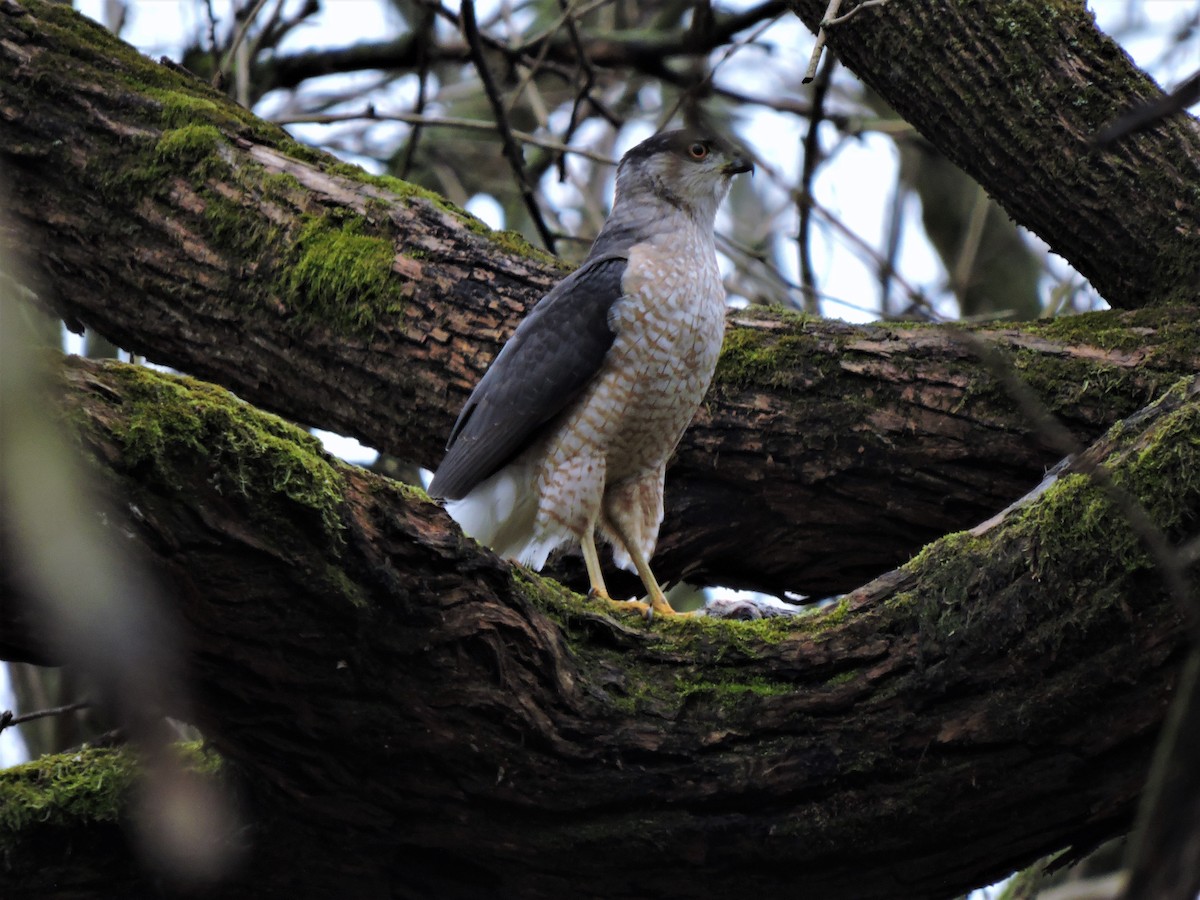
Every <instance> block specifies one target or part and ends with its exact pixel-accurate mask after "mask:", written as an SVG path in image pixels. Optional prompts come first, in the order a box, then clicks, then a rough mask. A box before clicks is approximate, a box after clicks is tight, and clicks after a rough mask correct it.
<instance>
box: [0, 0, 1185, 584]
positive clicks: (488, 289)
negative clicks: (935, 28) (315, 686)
mask: <svg viewBox="0 0 1200 900" xmlns="http://www.w3.org/2000/svg"><path fill="white" fill-rule="evenodd" d="M28 9H29V12H28V13H27V14H26V15H24V16H15V17H14V16H3V17H0V35H4V36H6V40H5V41H3V42H0V82H2V83H3V84H4V95H3V97H4V109H5V110H6V113H5V115H4V116H3V117H0V153H3V154H4V159H5V162H6V164H7V165H8V166H9V170H10V171H12V172H13V173H14V178H13V188H14V192H13V203H12V212H13V214H14V215H15V216H16V217H17V218H18V226H19V230H18V232H17V233H19V235H20V240H21V241H22V242H23V243H24V242H27V241H28V240H29V239H30V236H33V238H34V239H35V240H38V241H40V242H41V243H42V244H43V245H45V246H47V247H52V248H53V252H45V253H37V254H35V255H34V259H35V261H36V262H37V263H39V264H40V265H41V272H40V275H41V277H42V284H43V285H44V290H43V292H42V298H43V302H45V303H46V304H47V305H48V306H51V307H53V308H55V309H57V310H59V311H60V312H62V313H63V314H64V315H66V316H67V317H68V319H69V320H71V321H73V322H77V323H87V324H89V325H92V326H94V327H96V328H97V329H99V330H101V331H103V332H105V333H106V334H108V335H109V336H110V337H112V338H114V339H115V340H116V341H117V342H118V343H120V344H122V345H123V346H125V347H127V348H129V349H132V350H134V351H137V352H140V353H143V354H145V355H147V356H148V357H150V358H151V359H154V360H158V361H161V362H165V363H168V364H170V365H173V366H174V367H176V368H179V369H181V370H183V371H188V372H192V373H193V374H197V375H199V376H202V377H205V378H207V379H209V380H211V381H214V382H217V383H221V384H223V385H224V386H226V387H228V388H229V389H231V390H233V391H234V392H235V393H236V394H237V395H238V396H240V397H243V398H244V399H246V400H248V401H249V402H252V403H256V404H259V405H261V406H263V407H265V408H268V409H272V410H274V411H276V412H280V413H282V414H284V415H286V416H287V417H288V418H290V419H292V420H293V421H298V422H304V423H311V424H316V425H320V426H322V427H326V428H329V429H332V430H334V431H337V432H340V433H344V434H349V435H353V436H355V437H358V438H360V439H361V440H363V441H364V442H365V443H367V444H368V445H371V446H374V447H378V448H380V449H383V450H386V451H389V452H390V453H393V454H395V455H397V456H399V457H402V458H405V459H410V460H415V461H417V462H420V463H422V464H424V465H426V466H433V465H435V464H436V463H437V461H438V459H439V458H440V455H441V453H442V448H443V444H444V440H445V435H446V434H447V433H448V432H449V429H450V424H451V422H452V421H453V418H454V416H455V414H456V412H457V410H458V408H459V406H460V404H461V402H462V400H463V399H464V398H465V395H466V392H467V391H468V390H469V389H470V387H471V386H472V385H473V383H474V382H475V380H476V379H477V378H478V376H479V374H480V373H481V372H482V370H483V368H484V366H485V365H486V363H487V362H488V360H489V359H490V357H491V354H492V353H493V352H494V351H495V349H496V347H497V346H498V343H499V340H500V339H501V338H502V337H503V336H504V335H506V334H507V333H508V332H509V330H510V329H511V328H513V327H514V325H515V323H516V321H517V320H518V318H519V316H520V314H521V312H522V310H523V309H525V308H526V307H527V305H528V304H529V303H531V302H533V301H534V300H536V299H537V297H538V296H540V294H541V293H542V292H543V291H544V290H545V288H546V287H547V286H548V285H549V284H550V283H551V282H552V281H553V279H554V277H555V275H556V272H555V271H554V270H553V269H552V268H551V267H550V266H549V265H548V264H546V262H545V260H544V259H542V258H535V255H530V254H528V253H527V252H526V250H524V249H522V248H521V247H519V246H517V245H516V244H515V243H512V242H509V241H507V240H505V239H503V238H501V237H498V236H497V235H494V234H489V233H486V232H484V231H482V230H480V226H479V225H478V223H476V222H474V221H473V220H471V219H469V218H466V217H463V216H462V215H460V214H459V213H458V212H457V211H455V210H453V209H452V208H450V207H448V206H446V205H445V204H444V203H442V202H441V201H440V200H439V199H438V198H436V197H434V196H432V195H429V194H428V193H427V192H421V191H418V190H416V189H413V188H411V187H410V186H406V185H404V184H403V183H401V182H398V181H396V180H395V179H379V178H372V177H368V176H364V175H362V174H361V173H357V172H355V170H353V169H352V168H351V167H347V166H344V165H341V164H335V163H331V161H330V160H329V159H328V158H327V157H325V156H323V155H321V154H318V153H315V152H313V151H311V150H305V149H304V148H301V147H299V146H297V145H295V144H293V143H290V142H289V141H288V140H287V139H286V137H285V136H284V135H283V134H282V133H281V132H279V131H278V130H277V129H274V128H272V127H270V126H268V125H266V124H265V123H261V122H258V121H257V120H255V119H254V118H253V117H252V116H250V115H249V114H248V113H247V112H246V111H245V110H242V109H240V108H238V107H237V106H236V105H234V104H230V103H227V102H226V101H225V100H224V99H223V98H221V97H220V96H219V95H217V94H215V93H214V92H212V91H210V90H209V89H208V88H206V87H205V86H203V85H202V84H200V83H198V82H196V81H194V80H191V79H188V78H186V77H185V76H183V75H181V74H180V73H178V72H176V71H172V70H169V69H165V68H163V67H160V66H157V65H156V64H154V63H152V62H150V61H149V60H146V59H145V58H143V57H141V56H139V55H138V54H136V53H135V52H134V51H132V50H131V49H129V48H128V47H126V46H125V45H123V44H121V43H120V42H119V41H117V40H116V39H115V38H113V37H112V36H111V35H109V34H107V33H106V32H104V31H103V30H102V29H99V28H97V27H95V26H92V25H88V24H86V23H85V22H84V21H83V20H81V19H79V17H78V16H76V15H75V14H74V13H73V12H72V11H70V10H68V9H64V8H62V7H60V6H43V5H42V4H40V3H37V2H30V3H29V4H28ZM895 14H897V11H896V10H889V11H888V13H887V14H886V16H884V15H883V14H882V13H880V15H878V16H876V17H875V18H881V17H882V18H885V19H886V18H887V17H890V16H893V15H895ZM871 18H872V17H871V16H867V15H866V14H864V15H863V16H858V17H856V21H857V20H869V19H871ZM856 27H857V26H856ZM68 151H69V152H68ZM1160 220H1161V216H1160V215H1159V211H1158V210H1157V209H1156V210H1155V213H1154V222H1155V223H1158V222H1160ZM1130 227H1136V226H1130ZM1151 232H1152V229H1146V230H1145V233H1151ZM97 248H100V252H97ZM389 254H390V256H389ZM389 259H390V262H389ZM733 321H734V323H735V327H734V328H733V329H732V330H731V332H730V335H729V341H728V344H727V347H726V353H725V357H724V359H723V361H722V364H721V367H720V370H719V373H718V375H719V380H718V385H717V389H716V390H715V391H714V393H713V394H712V396H711V397H710V400H709V403H708V405H707V407H706V409H705V411H704V413H703V414H702V415H701V417H700V418H699V419H698V420H697V425H698V427H697V428H696V429H694V430H693V431H692V432H691V433H689V435H688V436H687V437H686V439H685V442H684V443H683V445H682V446H681V448H680V454H679V462H678V464H677V465H676V466H675V468H674V469H673V471H672V474H671V479H670V487H669V491H670V493H669V497H668V505H667V508H668V510H669V511H670V513H671V515H670V518H669V519H668V521H667V523H666V527H665V531H664V538H663V541H662V542H661V552H660V557H659V560H658V563H657V564H658V566H659V568H658V571H659V573H660V575H661V577H664V578H667V579H675V578H680V577H688V578H691V579H693V580H696V581H705V582H710V583H711V582H716V583H722V584H729V585H733V586H747V587H761V588H766V589H769V590H776V591H782V590H798V591H803V592H807V593H810V594H815V595H821V594H830V593H835V592H838V591H843V590H847V589H849V588H851V587H853V586H855V585H856V584H858V583H859V582H861V581H862V580H864V579H865V578H868V577H870V576H871V575H874V574H876V573H878V572H879V571H881V570H884V569H886V568H888V567H890V566H893V565H896V564H898V563H899V562H901V561H903V559H905V558H906V557H907V556H908V555H909V554H910V553H911V552H913V551H914V550H915V549H916V548H917V547H919V546H920V545H921V544H922V543H924V542H925V541H927V540H931V539H932V538H934V537H936V536H937V535H939V534H941V533H944V532H945V531H949V530H955V529H961V528H965V527H970V526H971V525H973V524H975V523H976V522H977V521H979V520H980V519H982V518H985V517H986V516H988V515H990V514H991V513H993V512H994V511H995V510H997V509H999V508H1002V507H1003V506H1004V505H1006V504H1007V503H1008V502H1009V501H1010V500H1011V499H1012V498H1013V497H1015V496H1018V495H1020V494H1021V493H1023V492H1024V490H1026V489H1027V488H1028V486H1030V485H1031V484H1033V483H1035V482H1036V481H1037V479H1038V478H1039V477H1040V475H1041V472H1042V470H1043V468H1044V466H1045V465H1047V464H1048V463H1050V462H1053V459H1052V457H1051V455H1049V454H1047V453H1046V452H1045V451H1043V450H1042V449H1041V448H1040V447H1039V446H1038V442H1037V440H1036V438H1035V437H1034V436H1031V434H1030V433H1029V430H1028V428H1027V427H1026V425H1025V421H1024V419H1023V417H1022V415H1021V414H1020V413H1019V412H1018V410H1017V409H1016V407H1015V405H1014V404H1012V402H1011V401H1010V400H1009V399H1008V398H1007V397H1006V396H1005V395H1004V394H1003V392H1001V391H999V390H998V389H997V388H996V387H995V381H994V379H993V378H992V376H991V375H990V374H989V373H987V372H986V370H984V369H983V368H982V367H980V366H978V365H977V364H976V363H975V362H974V361H973V360H972V359H971V358H970V357H969V355H966V354H965V353H964V351H963V349H962V348H961V347H958V346H957V345H955V344H954V343H953V342H952V341H950V340H948V339H947V338H946V337H945V336H944V335H941V334H940V333H938V332H931V331H929V330H927V329H925V330H922V329H917V328H909V327H900V326H896V327H891V328H878V327H876V328H869V327H868V328H849V327H848V326H842V325H838V324H835V323H819V322H811V321H810V322H805V321H803V320H794V319H791V318H784V319H782V320H780V319H773V318H770V317H767V316H762V315H758V314H753V315H750V314H746V313H741V314H738V315H737V316H736V317H735V318H734V319H733ZM1195 321H1196V319H1195V317H1194V316H1191V314H1190V312H1189V311H1178V312H1177V311H1174V310H1162V311H1159V312H1155V313H1153V315H1151V314H1147V315H1145V316H1143V317H1137V316H1130V317H1122V316H1119V315H1108V316H1098V317H1084V318H1082V319H1080V320H1079V321H1078V322H1077V323H1073V324H1072V325H1070V326H1046V327H1041V326H1034V330H1033V331H1024V330H1012V331H1002V332H996V333H995V340H996V341H997V342H999V343H1000V344H1001V345H1002V346H1005V347H1008V348H1009V349H1010V350H1011V352H1012V355H1013V356H1014V358H1015V360H1016V362H1017V363H1018V365H1019V366H1020V367H1021V368H1022V371H1023V372H1025V373H1026V374H1027V375H1028V377H1029V378H1030V380H1031V381H1032V382H1033V383H1034V384H1035V387H1036V388H1037V389H1038V390H1039V392H1040V393H1041V394H1042V396H1044V397H1045V398H1046V399H1047V400H1048V402H1050V403H1051V405H1052V406H1054V407H1055V409H1056V410H1059V411H1060V412H1062V413H1063V414H1064V415H1066V416H1067V418H1068V420H1069V424H1070V425H1071V426H1072V427H1073V428H1074V429H1075V430H1076V431H1077V433H1078V434H1079V435H1080V437H1081V438H1082V439H1084V440H1086V439H1088V438H1090V437H1092V436H1094V435H1095V434H1097V433H1098V432H1099V431H1100V430H1102V429H1103V428H1104V427H1106V426H1107V425H1108V424H1110V423H1111V422H1112V421H1113V420H1114V419H1115V418H1116V417H1118V416H1120V415H1121V414H1122V413H1124V412H1127V411H1129V410H1131V409H1134V408H1136V407H1137V406H1140V405H1141V404H1143V403H1145V402H1146V401H1147V400H1148V399H1149V398H1150V396H1151V395H1152V394H1153V392H1154V391H1155V390H1156V389H1157V388H1159V387H1161V386H1162V385H1164V384H1166V383H1169V381H1171V380H1174V378H1175V377H1177V376H1178V375H1180V374H1183V373H1185V372H1188V371H1191V370H1192V368H1193V367H1194V363H1195V353H1193V352H1192V350H1191V348H1192V347H1194V346H1196V341H1195V337H1196V335H1195ZM1189 342H1190V343H1189ZM1139 346H1140V347H1144V348H1145V349H1138V348H1139ZM731 522H732V526H733V527H731ZM831 532H833V533H834V537H835V540H836V542H835V543H832V544H831V543H830V535H831ZM785 537H786V538H787V539H788V540H787V542H786V543H784V541H783V539H784V538H785ZM793 539H797V540H796V546H798V547H799V548H800V550H799V552H795V553H793V552H786V553H784V552H780V551H779V550H778V549H777V548H779V547H782V546H787V545H789V544H791V543H792V542H793ZM617 577H618V576H616V575H614V578H617ZM626 584H629V583H628V582H626ZM632 589H633V587H632V586H630V590H632Z"/></svg>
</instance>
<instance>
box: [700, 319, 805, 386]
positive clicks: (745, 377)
mask: <svg viewBox="0 0 1200 900" xmlns="http://www.w3.org/2000/svg"><path fill="white" fill-rule="evenodd" d="M780 318H781V320H783V321H786V322H788V324H789V325H791V326H792V330H789V331H786V332H776V331H766V330H764V329H758V328H737V327H734V328H729V329H726V331H725V342H724V344H723V345H722V346H721V357H720V359H719V360H718V361H717V371H716V373H715V375H714V376H713V380H714V381H716V382H718V383H726V384H731V385H734V386H736V387H742V386H745V385H748V384H758V385H762V386H764V387H776V388H783V389H793V390H794V389H799V388H800V387H802V386H803V385H802V384H801V383H800V382H799V379H797V377H796V370H797V369H799V368H800V367H801V366H805V367H807V369H808V370H810V371H811V370H812V367H813V366H814V365H815V364H816V363H818V362H819V361H821V355H820V354H818V353H817V350H818V338H817V337H816V335H814V334H811V333H809V332H807V331H805V329H804V325H805V322H806V321H807V320H806V319H804V318H803V317H801V316H797V315H795V314H792V315H789V316H781V317H780Z"/></svg>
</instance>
